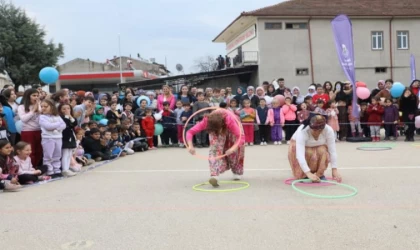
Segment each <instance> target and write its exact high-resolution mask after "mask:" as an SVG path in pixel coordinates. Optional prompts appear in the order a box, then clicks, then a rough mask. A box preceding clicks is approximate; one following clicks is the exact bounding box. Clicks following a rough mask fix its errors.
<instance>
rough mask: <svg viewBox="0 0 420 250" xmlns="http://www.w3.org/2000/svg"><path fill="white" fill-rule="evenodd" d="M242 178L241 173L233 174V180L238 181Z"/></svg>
mask: <svg viewBox="0 0 420 250" xmlns="http://www.w3.org/2000/svg"><path fill="white" fill-rule="evenodd" d="M241 179H242V175H238V174H233V180H235V181H240V180H241Z"/></svg>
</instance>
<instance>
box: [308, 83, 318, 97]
mask: <svg viewBox="0 0 420 250" xmlns="http://www.w3.org/2000/svg"><path fill="white" fill-rule="evenodd" d="M309 90H316V88H315V86H314V85H311V86H309V88H308V94H307V95H306V96H314V95H315V94H316V92H313V93H310V92H309Z"/></svg>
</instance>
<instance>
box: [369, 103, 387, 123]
mask: <svg viewBox="0 0 420 250" xmlns="http://www.w3.org/2000/svg"><path fill="white" fill-rule="evenodd" d="M367 113H368V114H369V118H368V124H369V125H370V126H381V125H382V115H383V113H384V108H383V107H382V106H381V105H380V104H376V105H373V104H371V105H369V107H368V110H367Z"/></svg>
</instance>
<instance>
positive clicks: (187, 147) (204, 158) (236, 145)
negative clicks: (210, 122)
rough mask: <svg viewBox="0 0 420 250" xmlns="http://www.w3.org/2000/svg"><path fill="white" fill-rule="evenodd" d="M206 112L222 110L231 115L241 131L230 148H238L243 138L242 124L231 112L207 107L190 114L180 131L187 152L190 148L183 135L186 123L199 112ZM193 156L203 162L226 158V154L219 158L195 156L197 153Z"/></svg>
mask: <svg viewBox="0 0 420 250" xmlns="http://www.w3.org/2000/svg"><path fill="white" fill-rule="evenodd" d="M208 110H222V111H223V112H225V113H227V114H228V115H231V116H232V117H233V120H235V121H236V124H237V125H238V126H239V129H240V130H241V133H240V136H239V138H237V140H236V142H235V144H233V146H232V147H231V148H234V147H238V146H239V144H240V143H241V139H242V136H243V135H242V134H243V127H242V124H241V122H240V121H239V119H236V117H235V115H234V114H233V113H231V112H229V111H227V110H226V109H222V108H218V107H208V108H204V109H200V110H198V111H196V112H195V113H194V114H192V115H191V116H190V118H188V120H187V121H186V122H185V126H184V129H183V130H182V138H183V139H184V145H185V148H186V149H187V150H189V149H190V146H189V145H188V142H187V137H186V133H185V131H186V129H187V126H188V123H189V122H190V121H191V119H192V118H193V117H194V116H196V115H198V114H199V113H201V112H204V111H208ZM194 156H195V157H197V158H199V159H203V160H218V159H221V158H223V157H226V156H227V155H226V154H223V155H219V156H216V157H213V158H210V157H207V156H204V155H200V154H197V153H196V154H195V155H194Z"/></svg>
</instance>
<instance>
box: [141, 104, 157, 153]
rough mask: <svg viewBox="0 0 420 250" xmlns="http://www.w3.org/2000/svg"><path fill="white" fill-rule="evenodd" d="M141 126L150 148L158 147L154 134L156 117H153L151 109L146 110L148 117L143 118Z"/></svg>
mask: <svg viewBox="0 0 420 250" xmlns="http://www.w3.org/2000/svg"><path fill="white" fill-rule="evenodd" d="M141 126H142V127H143V129H144V132H145V133H146V137H147V143H148V144H149V149H156V148H155V147H154V145H153V136H154V135H155V119H154V118H153V117H152V110H151V109H147V110H146V117H144V118H143V119H142V120H141Z"/></svg>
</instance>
